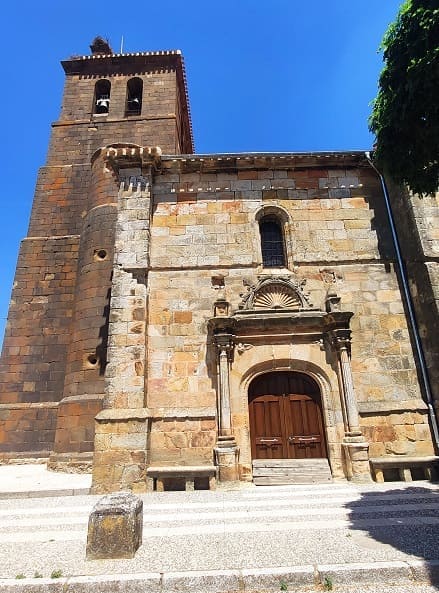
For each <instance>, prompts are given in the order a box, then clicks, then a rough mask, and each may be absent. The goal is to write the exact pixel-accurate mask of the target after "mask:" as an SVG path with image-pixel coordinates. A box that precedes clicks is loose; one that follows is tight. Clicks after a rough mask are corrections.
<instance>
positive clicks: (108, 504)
mask: <svg viewBox="0 0 439 593" xmlns="http://www.w3.org/2000/svg"><path fill="white" fill-rule="evenodd" d="M142 529H143V503H142V501H141V500H140V498H138V497H137V496H134V495H133V494H130V493H129V492H116V493H114V494H109V495H107V496H104V497H103V498H101V499H100V500H99V501H98V502H97V503H96V505H95V507H94V508H93V510H92V512H91V515H90V518H89V521H88V534H87V553H86V557H87V560H99V559H104V558H134V555H135V553H136V551H137V550H138V548H139V547H140V546H141V545H142Z"/></svg>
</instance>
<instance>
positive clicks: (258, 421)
mask: <svg viewBox="0 0 439 593" xmlns="http://www.w3.org/2000/svg"><path fill="white" fill-rule="evenodd" d="M251 410H252V412H251V414H250V433H251V435H252V456H253V458H254V459H283V458H284V455H285V447H286V442H285V430H283V429H282V424H283V422H282V415H283V409H282V400H281V399H280V398H279V397H278V396H275V395H261V396H259V397H257V398H256V399H254V400H253V401H252V403H251Z"/></svg>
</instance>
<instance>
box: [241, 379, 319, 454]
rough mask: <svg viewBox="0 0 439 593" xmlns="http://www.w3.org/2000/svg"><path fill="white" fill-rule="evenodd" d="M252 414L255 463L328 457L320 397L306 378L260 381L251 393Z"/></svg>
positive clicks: (256, 381)
mask: <svg viewBox="0 0 439 593" xmlns="http://www.w3.org/2000/svg"><path fill="white" fill-rule="evenodd" d="M293 389H294V390H295V391H296V392H294V391H292V390H293ZM297 392H298V393H297ZM249 414H250V436H251V446H252V457H253V459H305V458H319V457H326V445H325V438H324V431H323V422H322V413H321V408H320V393H319V390H318V387H317V385H316V384H315V382H314V381H312V380H311V379H310V378H309V377H307V376H306V375H304V374H302V373H288V372H278V373H267V374H265V375H262V376H261V377H258V378H257V379H256V380H255V381H253V383H252V384H251V385H250V389H249Z"/></svg>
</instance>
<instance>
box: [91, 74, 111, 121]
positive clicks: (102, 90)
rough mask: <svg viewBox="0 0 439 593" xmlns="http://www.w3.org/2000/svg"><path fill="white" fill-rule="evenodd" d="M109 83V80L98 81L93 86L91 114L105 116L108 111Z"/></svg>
mask: <svg viewBox="0 0 439 593" xmlns="http://www.w3.org/2000/svg"><path fill="white" fill-rule="evenodd" d="M110 93H111V83H110V81H109V80H98V81H97V83H96V85H95V99H94V106H93V113H96V114H105V113H108V111H109V109H110Z"/></svg>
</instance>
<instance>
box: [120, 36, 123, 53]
mask: <svg viewBox="0 0 439 593" xmlns="http://www.w3.org/2000/svg"><path fill="white" fill-rule="evenodd" d="M120 53H121V54H123V35H122V39H121V40H120Z"/></svg>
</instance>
